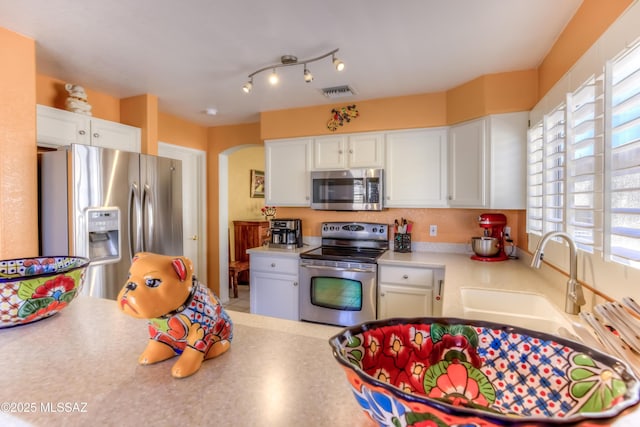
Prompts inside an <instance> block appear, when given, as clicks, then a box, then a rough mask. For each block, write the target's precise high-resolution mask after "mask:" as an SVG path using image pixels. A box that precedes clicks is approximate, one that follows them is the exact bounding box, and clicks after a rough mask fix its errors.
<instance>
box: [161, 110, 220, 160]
mask: <svg viewBox="0 0 640 427" xmlns="http://www.w3.org/2000/svg"><path fill="white" fill-rule="evenodd" d="M158 141H161V142H166V143H167V144H173V145H180V146H183V147H188V148H193V149H194V150H202V151H207V145H208V144H207V128H206V127H204V126H200V125H197V124H195V123H192V122H189V121H187V120H184V119H181V118H180V117H176V116H172V115H170V114H166V113H162V112H158Z"/></svg>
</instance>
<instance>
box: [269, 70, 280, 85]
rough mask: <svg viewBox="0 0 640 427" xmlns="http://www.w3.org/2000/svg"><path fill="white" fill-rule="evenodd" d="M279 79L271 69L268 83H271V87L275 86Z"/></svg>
mask: <svg viewBox="0 0 640 427" xmlns="http://www.w3.org/2000/svg"><path fill="white" fill-rule="evenodd" d="M279 80H280V79H278V75H277V74H276V69H275V68H274V69H273V72H272V73H271V75H270V76H269V83H271V84H272V85H274V86H275V85H277V84H278V81H279Z"/></svg>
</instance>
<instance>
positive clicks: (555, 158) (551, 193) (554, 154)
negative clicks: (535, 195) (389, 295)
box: [542, 104, 566, 233]
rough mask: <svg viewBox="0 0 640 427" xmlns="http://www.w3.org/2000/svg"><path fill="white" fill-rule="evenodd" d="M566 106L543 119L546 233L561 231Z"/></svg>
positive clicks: (544, 215) (544, 219)
mask: <svg viewBox="0 0 640 427" xmlns="http://www.w3.org/2000/svg"><path fill="white" fill-rule="evenodd" d="M565 157H566V152H565V106H564V104H562V105H560V106H559V107H557V108H556V109H555V110H553V111H552V112H551V114H549V115H547V116H545V118H544V161H543V163H544V167H543V176H544V186H543V194H544V197H543V202H542V204H543V219H542V225H543V230H544V232H545V233H549V232H552V231H562V230H563V228H564V185H565Z"/></svg>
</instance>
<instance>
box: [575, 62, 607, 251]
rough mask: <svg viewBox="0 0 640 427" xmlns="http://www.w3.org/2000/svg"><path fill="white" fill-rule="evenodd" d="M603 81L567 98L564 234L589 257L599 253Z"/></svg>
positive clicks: (591, 82)
mask: <svg viewBox="0 0 640 427" xmlns="http://www.w3.org/2000/svg"><path fill="white" fill-rule="evenodd" d="M603 78H604V77H603V76H602V75H600V76H599V77H598V78H596V77H592V78H590V79H589V80H588V81H587V82H586V83H585V84H583V85H582V86H581V87H580V88H578V90H576V91H575V92H573V93H570V94H569V95H567V232H568V233H569V235H571V236H572V237H573V239H574V240H575V242H576V245H577V246H578V247H579V248H580V249H582V250H584V251H587V252H590V253H593V252H594V250H602V220H603V218H602V211H603V201H602V197H603V196H602V173H603V131H604V112H603V105H604V100H603V85H604V82H603Z"/></svg>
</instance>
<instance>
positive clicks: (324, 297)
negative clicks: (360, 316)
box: [311, 277, 362, 311]
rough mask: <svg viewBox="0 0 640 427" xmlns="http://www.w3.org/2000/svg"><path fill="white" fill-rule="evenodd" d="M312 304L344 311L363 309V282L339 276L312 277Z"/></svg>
mask: <svg viewBox="0 0 640 427" xmlns="http://www.w3.org/2000/svg"><path fill="white" fill-rule="evenodd" d="M311 304H313V305H315V306H318V307H324V308H330V309H334V310H342V311H360V310H362V282H360V281H358V280H353V279H345V278H339V277H312V278H311Z"/></svg>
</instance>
